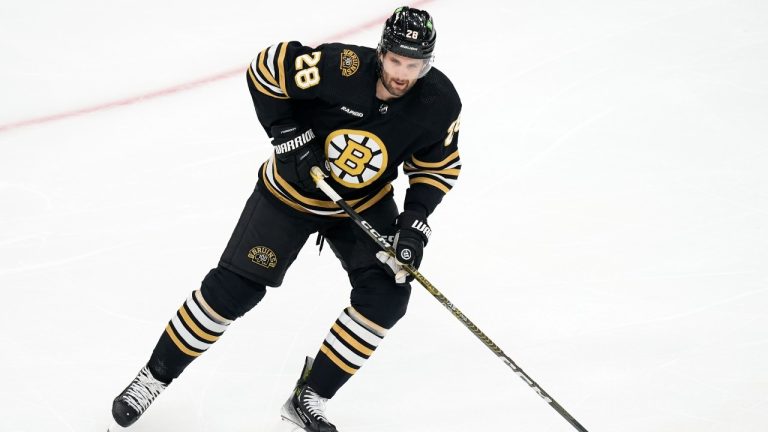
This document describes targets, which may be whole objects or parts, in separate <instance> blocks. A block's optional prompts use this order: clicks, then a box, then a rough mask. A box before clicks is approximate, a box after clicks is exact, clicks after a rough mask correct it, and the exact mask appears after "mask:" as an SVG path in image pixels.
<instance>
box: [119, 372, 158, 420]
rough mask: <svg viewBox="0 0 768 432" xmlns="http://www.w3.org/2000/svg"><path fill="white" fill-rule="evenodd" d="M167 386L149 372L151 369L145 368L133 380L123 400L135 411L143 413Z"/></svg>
mask: <svg viewBox="0 0 768 432" xmlns="http://www.w3.org/2000/svg"><path fill="white" fill-rule="evenodd" d="M165 387H166V384H164V383H162V382H160V381H158V380H157V379H155V377H153V376H152V373H150V372H149V369H148V368H147V367H146V366H145V367H144V368H143V369H142V370H141V371H140V372H139V375H137V376H136V379H134V380H133V382H132V383H131V385H130V386H128V389H127V390H126V391H125V395H124V396H123V399H124V400H125V401H126V402H127V403H128V405H130V406H131V407H132V408H133V409H135V410H136V411H138V412H139V413H143V412H144V411H145V410H146V409H147V408H149V405H150V404H151V403H152V401H154V400H155V398H156V397H157V395H159V394H160V393H161V392H162V391H163V390H165Z"/></svg>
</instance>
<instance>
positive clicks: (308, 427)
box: [280, 357, 337, 432]
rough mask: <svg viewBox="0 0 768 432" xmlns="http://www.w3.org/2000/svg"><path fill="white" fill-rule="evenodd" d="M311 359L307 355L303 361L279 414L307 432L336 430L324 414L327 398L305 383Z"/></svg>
mask: <svg viewBox="0 0 768 432" xmlns="http://www.w3.org/2000/svg"><path fill="white" fill-rule="evenodd" d="M313 360H314V359H313V358H312V357H307V358H306V360H305V361H304V369H303V370H302V372H301V377H300V378H299V381H298V382H297V383H296V388H295V389H294V390H293V393H291V396H290V397H289V398H288V400H287V401H286V402H285V404H284V405H283V408H282V409H281V410H280V415H281V416H282V417H283V420H287V421H289V422H291V423H294V424H295V425H296V426H298V427H300V428H301V429H304V430H305V431H307V432H337V429H336V426H334V425H333V424H331V422H329V421H328V418H326V416H325V403H326V402H327V401H328V399H326V398H324V397H321V396H320V395H318V394H317V393H315V391H314V390H313V389H312V387H309V386H308V385H307V384H306V382H307V377H309V371H310V370H312V362H313Z"/></svg>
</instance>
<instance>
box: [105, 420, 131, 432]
mask: <svg viewBox="0 0 768 432" xmlns="http://www.w3.org/2000/svg"><path fill="white" fill-rule="evenodd" d="M127 430H128V429H126V428H124V427H122V426H120V425H119V424H117V422H114V421H113V422H112V423H111V424H110V425H109V427H107V432H121V431H127Z"/></svg>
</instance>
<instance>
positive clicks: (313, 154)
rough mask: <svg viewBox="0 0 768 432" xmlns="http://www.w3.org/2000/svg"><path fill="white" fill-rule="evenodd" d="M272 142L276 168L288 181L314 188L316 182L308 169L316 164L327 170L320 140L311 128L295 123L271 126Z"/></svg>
mask: <svg viewBox="0 0 768 432" xmlns="http://www.w3.org/2000/svg"><path fill="white" fill-rule="evenodd" d="M272 145H273V146H274V147H275V163H276V164H277V172H278V174H280V176H281V177H282V178H284V179H285V180H287V181H288V183H292V184H294V185H297V186H299V187H300V188H301V189H303V190H305V191H313V190H315V187H316V186H315V182H314V180H312V176H311V175H310V173H309V170H310V169H311V168H312V167H313V166H318V167H320V169H322V170H323V172H325V173H326V175H328V174H329V172H328V167H327V166H326V161H325V154H324V153H323V148H322V144H321V143H320V140H318V139H317V137H315V133H314V132H313V131H312V129H311V128H300V127H299V126H297V125H296V124H286V125H277V126H272Z"/></svg>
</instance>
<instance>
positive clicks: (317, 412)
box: [301, 387, 328, 423]
mask: <svg viewBox="0 0 768 432" xmlns="http://www.w3.org/2000/svg"><path fill="white" fill-rule="evenodd" d="M327 401H328V399H326V398H324V397H321V396H320V395H318V394H317V393H315V391H314V390H312V387H307V388H305V389H304V392H303V393H302V395H301V404H302V405H303V406H304V408H305V409H306V410H307V411H309V413H310V414H312V415H313V416H314V417H315V418H317V419H320V420H322V421H324V422H326V423H328V419H327V418H325V403H326V402H327Z"/></svg>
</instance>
